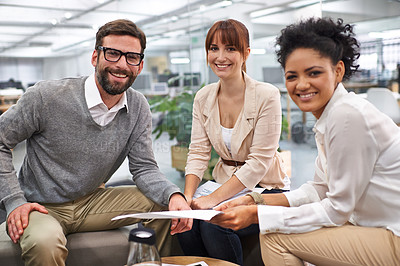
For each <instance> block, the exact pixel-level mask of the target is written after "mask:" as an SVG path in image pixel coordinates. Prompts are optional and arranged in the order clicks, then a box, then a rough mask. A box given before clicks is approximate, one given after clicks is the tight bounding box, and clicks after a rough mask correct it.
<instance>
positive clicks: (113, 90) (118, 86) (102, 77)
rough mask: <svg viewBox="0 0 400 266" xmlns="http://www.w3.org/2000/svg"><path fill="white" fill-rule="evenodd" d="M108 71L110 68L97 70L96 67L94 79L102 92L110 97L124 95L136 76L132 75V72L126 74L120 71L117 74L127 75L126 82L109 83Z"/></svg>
mask: <svg viewBox="0 0 400 266" xmlns="http://www.w3.org/2000/svg"><path fill="white" fill-rule="evenodd" d="M109 70H110V68H108V67H106V68H103V69H99V68H97V67H96V78H97V80H98V82H99V83H100V86H101V87H102V88H103V89H104V91H105V92H107V93H108V94H110V95H118V94H122V93H124V92H125V91H126V90H127V89H128V88H129V87H130V86H132V84H133V82H134V81H135V79H136V77H137V75H134V74H133V73H132V72H131V73H128V72H126V71H120V72H118V73H120V74H124V75H127V76H128V80H127V81H126V82H124V83H111V82H110V80H109V78H108V72H109Z"/></svg>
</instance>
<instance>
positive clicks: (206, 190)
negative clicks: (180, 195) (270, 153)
mask: <svg viewBox="0 0 400 266" xmlns="http://www.w3.org/2000/svg"><path fill="white" fill-rule="evenodd" d="M220 186H221V184H218V183H216V182H214V181H207V182H205V183H204V184H203V185H201V186H199V187H198V188H197V190H196V192H195V193H194V195H193V198H198V197H202V196H207V195H209V194H211V193H212V192H214V191H215V190H217V189H218V188H219V187H220ZM252 191H255V192H258V193H261V192H263V191H264V188H254V189H253V190H250V189H248V188H245V189H243V190H242V191H240V192H239V193H237V194H236V195H234V196H233V197H231V198H230V199H228V200H226V201H223V202H221V203H220V204H219V205H221V204H223V203H225V202H227V201H230V200H233V199H236V198H239V197H241V196H244V195H246V194H247V193H250V192H252Z"/></svg>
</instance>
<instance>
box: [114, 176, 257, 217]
mask: <svg viewBox="0 0 400 266" xmlns="http://www.w3.org/2000/svg"><path fill="white" fill-rule="evenodd" d="M220 186H221V184H218V183H216V182H213V181H207V182H206V183H204V184H203V185H201V186H200V187H198V188H197V190H196V193H195V194H194V195H193V197H194V198H198V197H201V196H206V195H209V194H210V193H212V192H213V191H215V190H216V189H218V188H219V187H220ZM263 190H264V189H263V188H255V189H253V190H250V189H244V190H242V191H241V192H239V193H237V194H236V195H235V196H233V197H232V198H230V199H228V200H226V201H224V202H227V201H229V200H232V199H235V198H238V197H241V196H244V195H246V194H247V193H249V192H251V191H256V192H259V193H261V192H262V191H263ZM224 202H222V203H224ZM222 203H221V204H222ZM220 213H222V212H221V211H216V210H188V211H162V212H143V213H133V214H125V215H120V216H116V217H114V218H112V219H111V220H112V221H114V220H119V219H125V218H137V219H173V218H193V219H199V220H205V221H209V220H211V219H212V218H213V217H214V216H215V215H217V214H220Z"/></svg>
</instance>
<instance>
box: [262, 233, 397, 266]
mask: <svg viewBox="0 0 400 266" xmlns="http://www.w3.org/2000/svg"><path fill="white" fill-rule="evenodd" d="M260 243H261V253H262V258H263V261H264V264H265V265H273V266H276V265H302V266H303V265H304V264H303V260H304V261H307V262H309V263H312V264H314V265H317V266H320V265H321V266H323V265H332V266H333V265H334V266H340V265H346V266H348V265H371V266H390V265H393V266H394V265H400V237H398V236H396V235H394V234H393V233H392V232H391V231H389V230H386V229H383V228H373V227H360V226H353V225H344V226H340V227H330V228H321V229H319V230H316V231H312V232H309V233H303V234H278V233H274V234H266V235H260Z"/></svg>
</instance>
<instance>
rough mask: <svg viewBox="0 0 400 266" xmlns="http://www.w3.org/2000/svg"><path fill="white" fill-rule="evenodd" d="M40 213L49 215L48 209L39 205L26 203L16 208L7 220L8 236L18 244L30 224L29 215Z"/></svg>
mask: <svg viewBox="0 0 400 266" xmlns="http://www.w3.org/2000/svg"><path fill="white" fill-rule="evenodd" d="M32 211H39V212H41V213H46V214H47V213H48V211H47V210H46V208H45V207H44V206H42V205H40V204H38V203H25V204H23V205H21V206H19V207H17V208H15V209H14V210H13V211H12V212H11V213H10V215H8V218H7V225H8V234H9V236H10V238H11V240H12V241H13V242H14V243H17V242H18V240H19V238H20V237H21V236H22V234H23V233H24V229H25V228H26V227H27V226H28V223H29V213H31V212H32Z"/></svg>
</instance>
